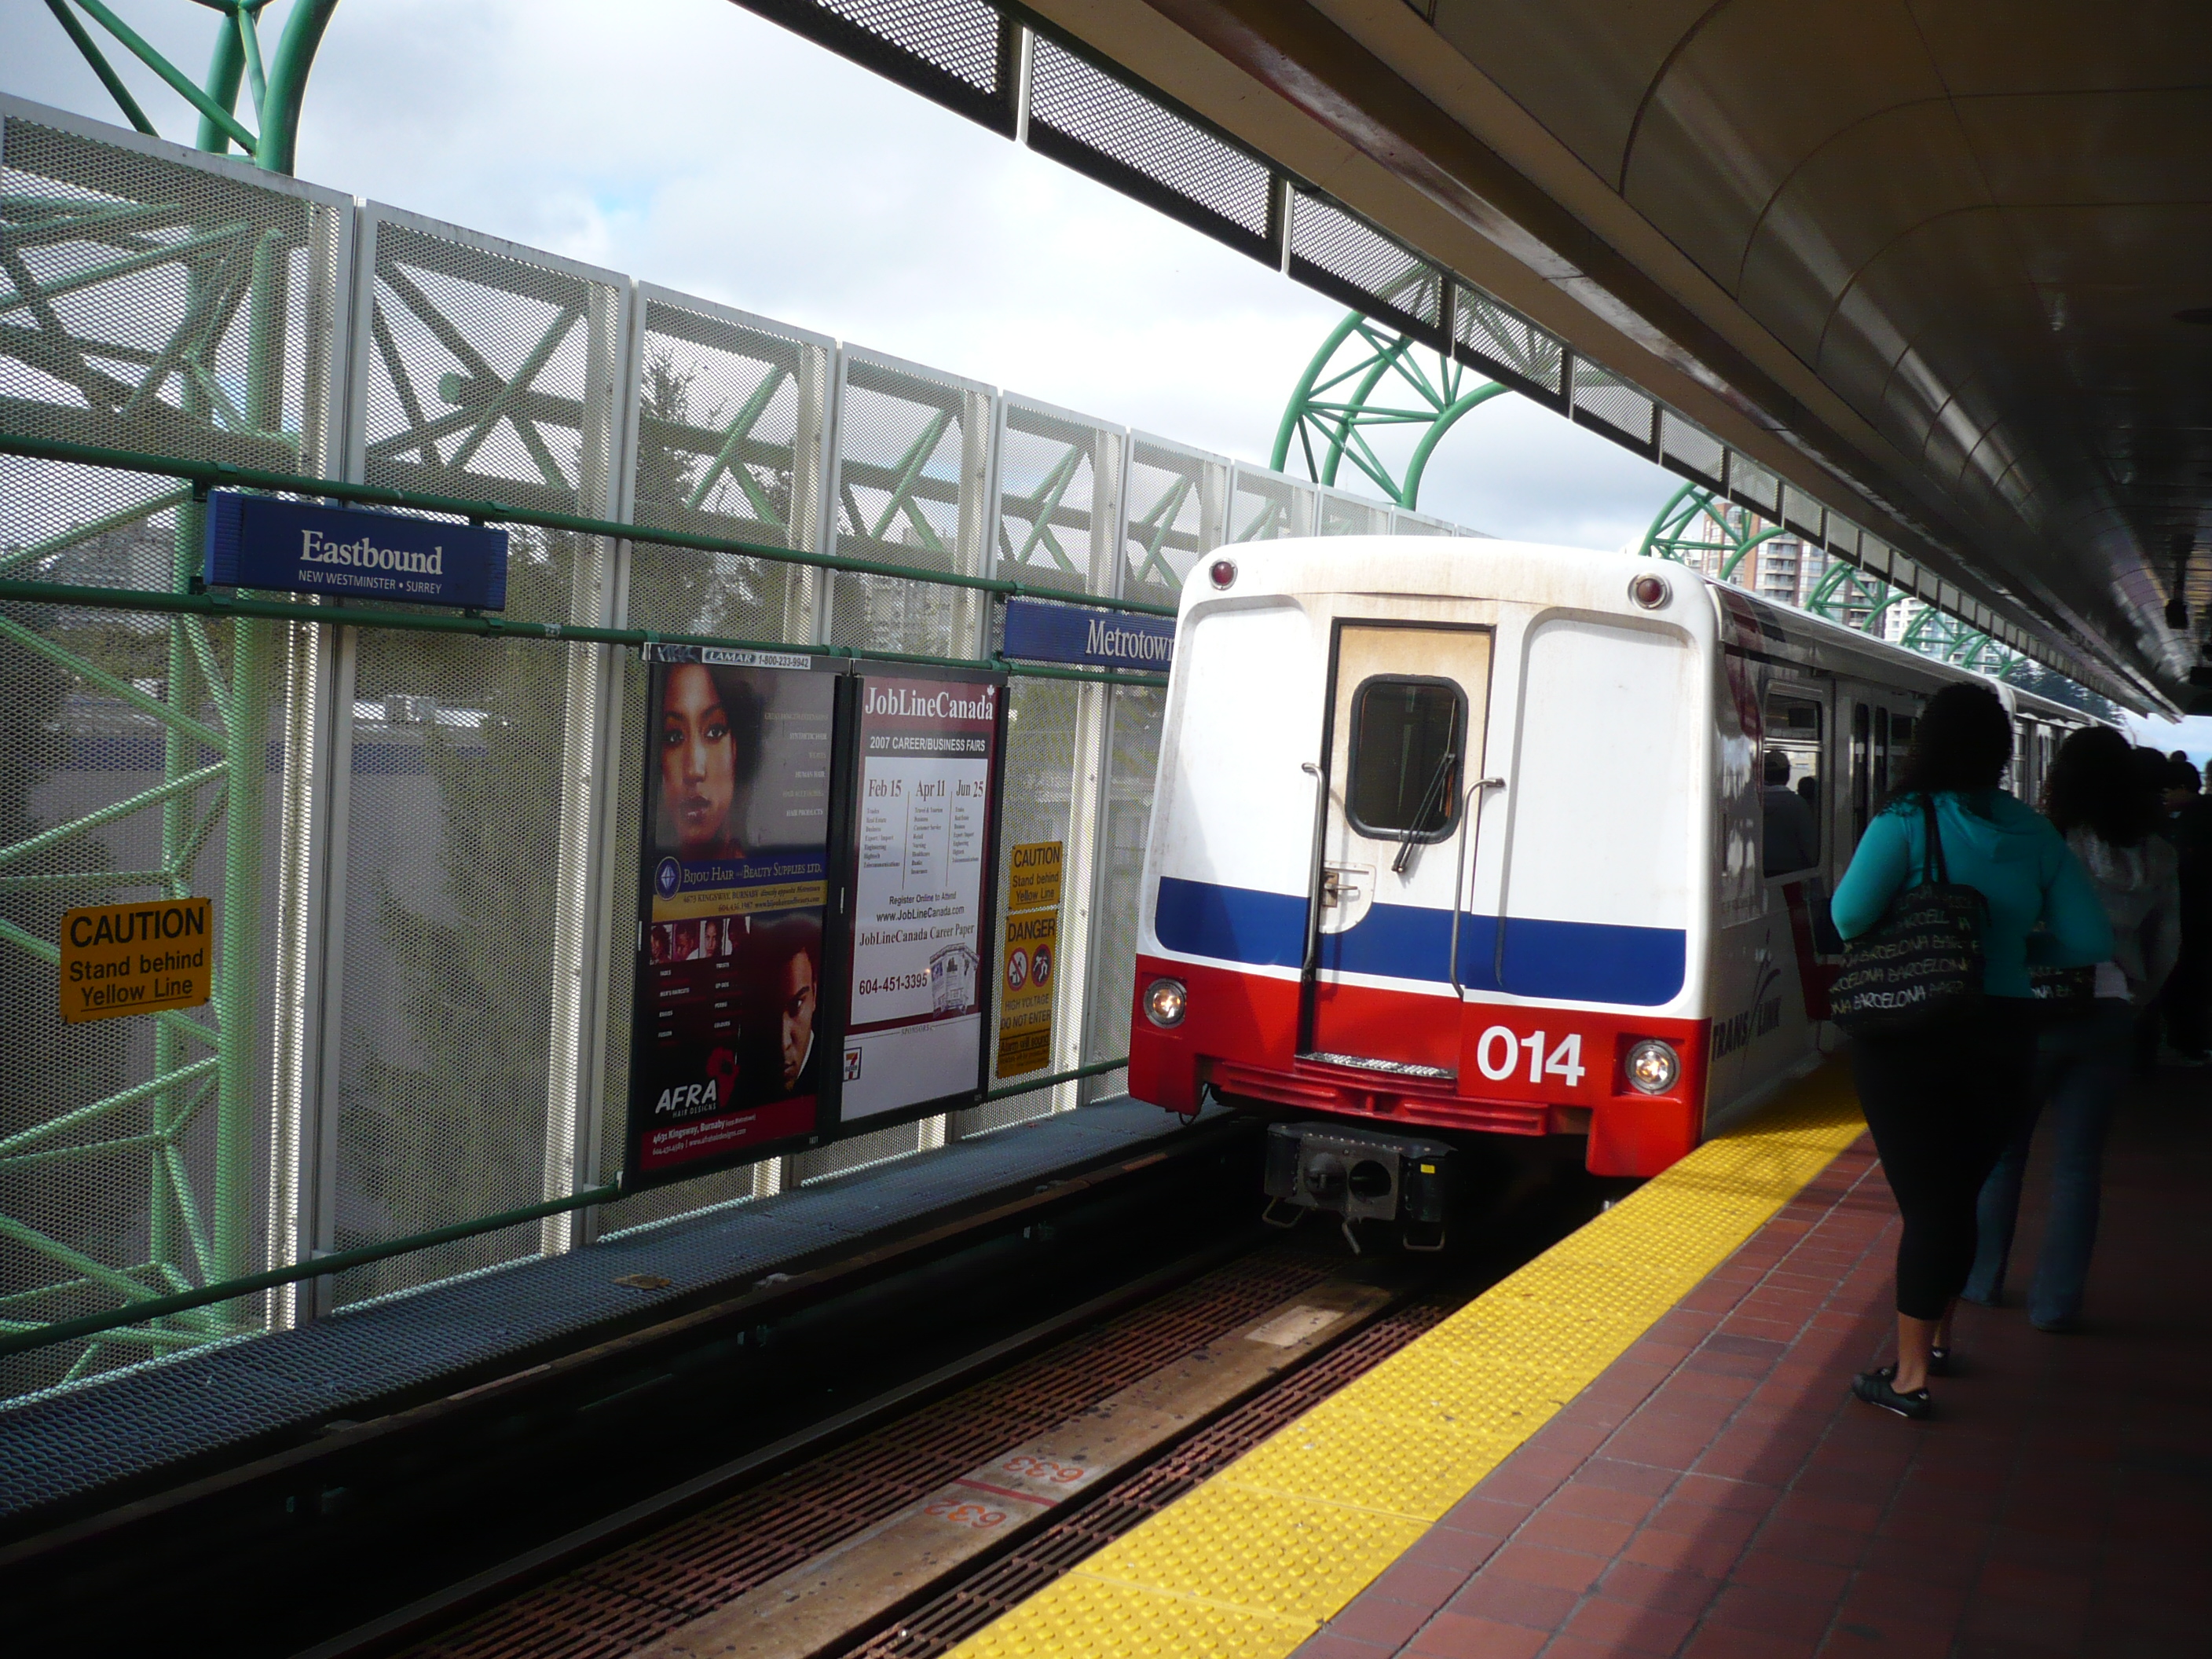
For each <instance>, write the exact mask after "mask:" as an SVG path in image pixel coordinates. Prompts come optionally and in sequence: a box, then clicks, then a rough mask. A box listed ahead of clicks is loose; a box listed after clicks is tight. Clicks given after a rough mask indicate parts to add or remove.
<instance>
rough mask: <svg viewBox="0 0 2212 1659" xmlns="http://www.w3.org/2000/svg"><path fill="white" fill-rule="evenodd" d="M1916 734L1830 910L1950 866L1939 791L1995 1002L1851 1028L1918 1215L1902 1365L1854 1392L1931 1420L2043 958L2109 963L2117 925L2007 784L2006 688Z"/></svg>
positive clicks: (1908, 1216)
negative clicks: (1974, 895)
mask: <svg viewBox="0 0 2212 1659" xmlns="http://www.w3.org/2000/svg"><path fill="white" fill-rule="evenodd" d="M1912 735H1913V743H1912V753H1911V757H1909V758H1908V759H1907V760H1906V762H1905V774H1904V777H1903V778H1902V780H1901V781H1900V782H1899V786H1898V788H1897V790H1896V793H1894V794H1893V796H1892V797H1891V799H1890V801H1889V804H1888V805H1887V806H1886V807H1885V808H1884V809H1883V810H1882V811H1881V813H1880V814H1879V815H1878V816H1877V817H1875V821H1874V822H1873V823H1870V824H1869V825H1868V826H1867V830H1866V834H1865V835H1864V836H1862V837H1860V840H1859V844H1858V849H1857V852H1856V853H1854V854H1852V857H1851V864H1850V869H1849V870H1847V871H1845V872H1844V878H1843V880H1842V881H1840V882H1838V884H1837V885H1836V895H1835V898H1834V900H1833V902H1832V906H1831V908H1832V912H1833V915H1834V917H1835V922H1836V931H1837V932H1838V933H1841V934H1842V935H1843V936H1844V938H1845V939H1856V938H1857V937H1858V936H1859V935H1860V934H1862V933H1865V932H1867V931H1868V930H1869V928H1871V927H1874V926H1875V924H1876V923H1877V922H1879V921H1881V919H1882V917H1883V916H1884V915H1886V914H1887V912H1888V909H1889V907H1890V903H1891V902H1892V901H1893V900H1894V899H1895V898H1896V896H1898V894H1899V893H1900V892H1901V891H1903V890H1905V888H1907V887H1909V886H1912V885H1914V884H1917V883H1918V882H1920V881H1921V880H1923V879H1933V878H1934V877H1933V874H1932V872H1930V868H1929V866H1931V864H1932V860H1930V858H1929V854H1928V848H1927V845H1926V843H1927V840H1928V834H1927V815H1926V811H1925V809H1924V805H1923V803H1924V802H1925V801H1926V800H1927V799H1930V798H1932V799H1934V801H1935V803H1936V829H1937V833H1938V834H1940V835H1941V836H1942V842H1943V859H1944V862H1945V864H1946V865H1947V866H1948V870H1949V873H1950V878H1951V880H1952V881H1953V882H1954V884H1957V885H1960V886H1963V887H1972V888H1974V889H1976V890H1978V891H1979V892H1980V893H1981V895H1982V896H1983V898H1984V900H1986V901H1987V902H1988V906H1989V916H1988V920H1987V922H1986V923H1985V925H1984V928H1983V933H1982V953H1983V959H1984V963H1986V968H1985V970H1984V975H1983V980H1982V988H1983V989H1984V992H1985V993H1986V996H1985V997H1984V1000H1983V1004H1982V1006H1981V1008H1980V1010H1979V1011H1978V1012H1975V1013H1973V1014H1972V1015H1970V1016H1967V1017H1966V1018H1962V1019H1959V1020H1955V1021H1947V1022H1945V1023H1943V1024H1940V1025H1936V1026H1934V1027H1930V1028H1929V1029H1926V1030H1915V1031H1908V1032H1901V1033H1896V1034H1893V1035H1889V1036H1871V1037H1866V1036H1860V1037H1853V1038H1852V1039H1851V1066H1852V1071H1853V1073H1854V1075H1855V1077H1856V1079H1857V1084H1858V1091H1859V1104H1860V1106H1861V1108H1862V1109H1863V1110H1864V1111H1865V1113H1866V1119H1867V1127H1869V1129H1871V1130H1872V1131H1873V1132H1874V1143H1875V1151H1876V1152H1879V1153H1880V1154H1881V1164H1882V1173H1883V1174H1884V1175H1885V1176H1887V1178H1888V1181H1889V1186H1890V1190H1891V1192H1892V1193H1893V1194H1895V1196H1896V1199H1897V1208H1898V1214H1899V1218H1901V1219H1902V1221H1903V1223H1904V1226H1903V1229H1902V1231H1901V1232H1900V1234H1899V1239H1898V1245H1897V1363H1896V1364H1894V1365H1885V1366H1883V1367H1882V1368H1881V1370H1875V1371H1869V1372H1868V1373H1866V1374H1865V1375H1863V1376H1858V1377H1857V1378H1855V1379H1853V1382H1852V1388H1853V1389H1854V1391H1855V1392H1856V1393H1857V1395H1858V1396H1859V1398H1860V1399H1862V1400H1864V1401H1867V1402H1868V1403H1869V1404H1870V1405H1876V1406H1880V1407H1883V1408H1884V1409H1886V1410H1888V1411H1893V1412H1896V1413H1899V1415H1900V1416H1905V1417H1924V1416H1926V1415H1927V1414H1928V1410H1929V1401H1928V1377H1929V1374H1930V1372H1931V1370H1933V1371H1936V1372H1940V1371H1942V1370H1943V1369H1944V1368H1945V1364H1946V1362H1947V1361H1948V1358H1949V1356H1950V1332H1949V1326H1950V1318H1951V1305H1952V1304H1953V1303H1954V1301H1955V1300H1956V1299H1957V1297H1958V1295H1959V1292H1960V1290H1961V1289H1963V1288H1964V1287H1965V1285H1966V1275H1967V1274H1968V1273H1970V1272H1971V1271H1972V1267H1973V1263H1974V1248H1975V1218H1974V1207H1975V1200H1976V1199H1977V1197H1978V1194H1980V1192H1981V1188H1982V1182H1984V1180H1986V1179H1987V1178H1988V1176H1989V1173H1990V1170H1991V1169H1993V1168H1994V1167H1995V1166H1996V1160H1997V1156H1998V1154H1999V1152H2001V1151H2002V1149H2003V1147H2004V1146H2005V1143H2006V1142H2007V1140H2008V1139H2009V1138H2010V1134H2011V1130H2012V1127H2013V1125H2014V1123H2015V1121H2017V1119H2018V1117H2019V1115H2020V1114H2021V1112H2023V1111H2024V1110H2026V1109H2027V1104H2028V1102H2029V1099H2030V1097H2031V1096H2030V1091H2031V1088H2032V1086H2033V1077H2034V1067H2035V1023H2034V1004H2033V1001H2032V1000H2030V991H2029V987H2028V977H2027V970H2028V968H2029V965H2030V964H2031V963H2035V964H2038V965H2041V964H2045V963H2050V964H2054V965H2061V966H2070V965H2075V964H2087V963H2097V962H2102V961H2104V960H2105V959H2106V957H2109V956H2110V955H2111V954H2112V926H2111V924H2110V923H2109V922H2107V921H2106V920H2105V912H2104V907H2103V906H2102V905H2101V904H2100V903H2099V902H2098V900H2097V893H2096V889H2095V888H2094V887H2093V886H2092V885H2091V884H2090V881H2089V878H2088V875H2087V872H2085V871H2084V870H2083V869H2082V868H2081V863H2080V861H2079V860H2077V859H2075V856H2074V854H2073V852H2072V850H2071V849H2069V848H2068V847H2067V845H2066V842H2065V841H2064V839H2063V837H2061V836H2060V835H2059V833H2058V831H2057V829H2053V828H2052V827H2051V824H2050V823H2049V822H2048V821H2047V820H2046V819H2045V818H2044V817H2042V816H2041V815H2040V814H2039V813H2037V812H2036V811H2033V810H2032V809H2031V808H2029V807H2027V806H2025V805H2022V804H2021V802H2019V801H2017V800H2015V799H2013V797H2012V796H2010V795H2008V794H2007V793H2005V792H2004V791H2003V790H2002V789H2001V788H1999V787H1997V785H1998V780H1999V779H2001V778H2002V777H2003V775H2004V770H2005V767H2006V766H2007V764H2008V763H2009V762H2010V761H2011V758H2012V718H2011V716H2010V715H2008V714H2006V713H2005V709H2004V705H2003V704H2002V702H1999V701H1998V700H1997V696H1996V693H1995V692H1994V691H1992V690H1990V689H1989V688H1988V687H1987V686H1983V685H1951V686H1946V687H1945V688H1944V689H1943V690H1941V691H1939V692H1937V693H1936V696H1934V697H1933V698H1931V699H1930V700H1929V703H1928V707H1927V708H1925V709H1923V711H1922V712H1921V715H1920V719H1919V721H1918V723H1917V725H1916V726H1915V727H1914V729H1913V734H1912ZM1923 872H1926V873H1923Z"/></svg>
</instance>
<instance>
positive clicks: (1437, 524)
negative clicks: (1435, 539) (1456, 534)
mask: <svg viewBox="0 0 2212 1659" xmlns="http://www.w3.org/2000/svg"><path fill="white" fill-rule="evenodd" d="M1390 533H1391V534H1392V535H1394V536H1449V535H1450V534H1452V533H1453V532H1452V526H1450V525H1449V524H1447V523H1445V522H1444V521H1443V520H1442V519H1431V517H1429V516H1428V514H1427V513H1408V512H1407V511H1405V510H1404V509H1403V508H1402V507H1401V508H1400V509H1399V510H1398V511H1397V512H1395V513H1392V514H1391V515H1390Z"/></svg>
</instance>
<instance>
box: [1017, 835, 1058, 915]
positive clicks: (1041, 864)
mask: <svg viewBox="0 0 2212 1659" xmlns="http://www.w3.org/2000/svg"><path fill="white" fill-rule="evenodd" d="M1062 845H1063V843H1061V842H1056V841H1030V842H1023V843H1022V844H1021V845H1020V846H1018V847H1017V848H1014V850H1013V852H1012V855H1011V856H1010V857H1009V858H1008V859H1007V860H1006V911H1007V914H1008V915H1012V914H1014V913H1015V912H1017V911H1021V910H1057V909H1058V908H1060V851H1061V847H1062Z"/></svg>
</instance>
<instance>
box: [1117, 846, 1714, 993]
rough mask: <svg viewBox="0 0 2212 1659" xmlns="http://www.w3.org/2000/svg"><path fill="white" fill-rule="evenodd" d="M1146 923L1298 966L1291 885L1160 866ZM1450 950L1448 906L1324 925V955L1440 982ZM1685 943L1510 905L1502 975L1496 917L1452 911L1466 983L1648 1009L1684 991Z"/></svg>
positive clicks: (1384, 909)
mask: <svg viewBox="0 0 2212 1659" xmlns="http://www.w3.org/2000/svg"><path fill="white" fill-rule="evenodd" d="M1152 925H1153V931H1154V932H1155V933H1158V935H1159V940H1160V943H1161V944H1162V945H1165V946H1167V948H1168V949H1169V950H1170V951H1182V952H1183V953H1185V954H1186V955H1188V956H1194V957H1215V958H1217V959H1218V960H1220V961H1224V962H1241V963H1251V964H1253V965H1255V966H1259V967H1268V968H1295V967H1297V965H1298V964H1299V963H1301V962H1303V961H1304V959H1305V939H1306V902H1305V900H1304V898H1302V897H1299V896H1297V895H1295V894H1291V893H1262V892H1257V891H1255V890H1253V889H1251V888H1249V887H1219V886H1216V885H1214V884H1212V883H1210V882H1200V881H1185V880H1182V878H1179V877H1176V876H1163V877H1162V878H1160V902H1159V908H1158V911H1157V913H1156V914H1155V915H1154V917H1153V924H1152ZM1450 951H1451V913H1450V912H1449V910H1431V909H1425V908H1421V907H1419V906H1418V905H1411V904H1377V905H1374V906H1372V907H1370V908H1369V910H1368V912H1367V915H1365V917H1364V918H1363V919H1362V920H1361V921H1360V923H1359V925H1358V927H1354V928H1352V930H1351V931H1350V932H1348V933H1324V934H1323V935H1322V941H1321V965H1322V967H1323V968H1327V969H1332V970H1334V971H1338V972H1342V973H1347V974H1374V975H1380V976H1384V977H1388V978H1392V979H1425V980H1434V981H1437V983H1438V984H1447V983H1449V981H1450V979H1451V975H1449V974H1448V973H1447V972H1446V971H1445V967H1444V964H1445V961H1446V958H1447V957H1449V954H1450ZM1687 953H1688V944H1687V940H1686V936H1685V935H1684V933H1682V930H1681V929H1680V928H1679V927H1615V926H1613V925H1612V924H1610V923H1607V922H1598V921H1540V920H1538V919H1536V918H1534V917H1532V916H1511V917H1509V918H1507V920H1506V923H1505V951H1504V969H1505V972H1504V979H1503V981H1501V980H1500V978H1499V976H1498V918H1497V917H1495V916H1478V915H1463V916H1462V917H1461V919H1460V927H1459V979H1460V983H1461V984H1462V985H1463V986H1465V987H1467V988H1468V990H1470V991H1504V992H1505V993H1507V994H1510V995H1513V996H1523V997H1549V998H1552V999H1554V1000H1558V1001H1561V1002H1617V1003H1625V1004H1627V1005H1629V1006H1634V1007H1639V1008H1656V1007H1657V1006H1659V1005H1660V1004H1662V1003H1666V1002H1671V1001H1673V1000H1674V998H1675V996H1676V995H1677V994H1679V993H1680V991H1681V988H1682V975H1683V966H1684V961H1685V958H1686V956H1687Z"/></svg>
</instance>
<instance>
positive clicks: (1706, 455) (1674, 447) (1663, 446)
mask: <svg viewBox="0 0 2212 1659" xmlns="http://www.w3.org/2000/svg"><path fill="white" fill-rule="evenodd" d="M1659 454H1660V459H1662V460H1663V461H1665V462H1666V464H1667V465H1668V466H1670V467H1672V468H1674V471H1677V472H1680V473H1682V474H1684V475H1686V477H1692V478H1694V479H1696V480H1697V481H1698V482H1699V483H1701V484H1704V485H1705V486H1706V487H1707V488H1709V489H1719V488H1720V487H1721V477H1722V473H1723V471H1724V470H1725V468H1726V467H1727V465H1728V451H1727V449H1726V448H1725V447H1723V445H1722V443H1721V441H1720V440H1719V439H1718V438H1716V437H1714V436H1713V435H1712V434H1711V433H1710V432H1707V431H1706V430H1705V428H1703V427H1700V426H1693V425H1692V424H1691V423H1690V422H1687V421H1686V420H1684V419H1683V418H1682V417H1681V416H1680V415H1677V414H1676V413H1674V410H1671V409H1664V410H1660V411H1659Z"/></svg>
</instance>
